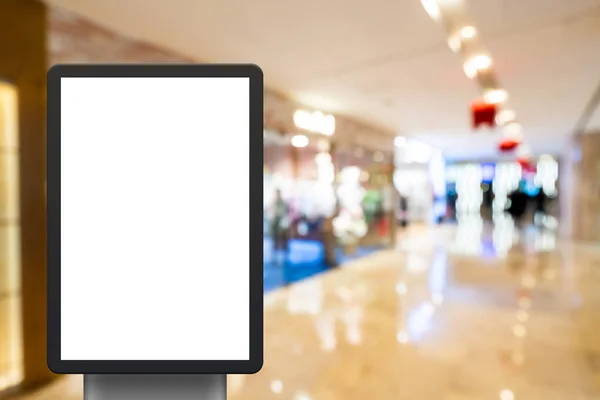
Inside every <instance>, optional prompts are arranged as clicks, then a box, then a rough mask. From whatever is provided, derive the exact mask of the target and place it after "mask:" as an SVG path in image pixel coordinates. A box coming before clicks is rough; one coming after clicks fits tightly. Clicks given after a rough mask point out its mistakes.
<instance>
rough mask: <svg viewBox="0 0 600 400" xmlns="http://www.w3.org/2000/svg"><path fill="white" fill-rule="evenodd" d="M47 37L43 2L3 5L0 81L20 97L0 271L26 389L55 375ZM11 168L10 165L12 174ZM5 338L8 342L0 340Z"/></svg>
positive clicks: (6, 151)
mask: <svg viewBox="0 0 600 400" xmlns="http://www.w3.org/2000/svg"><path fill="white" fill-rule="evenodd" d="M46 35H47V26H46V7H45V6H44V4H43V3H42V2H41V1H37V0H2V1H0V49H1V50H0V51H1V53H0V54H1V55H0V80H2V81H4V82H7V83H8V84H10V87H11V88H13V89H14V93H15V94H16V99H17V100H16V107H15V109H14V113H15V114H14V115H15V117H16V124H15V126H14V127H13V129H14V143H12V144H11V143H10V142H7V136H6V135H5V138H4V143H2V146H3V147H2V153H3V163H4V164H3V168H2V172H3V173H4V174H5V176H4V188H2V189H0V197H3V198H4V203H5V204H6V202H7V201H8V202H9V203H10V202H11V201H14V204H15V206H14V207H12V208H11V207H8V208H6V207H5V210H4V211H5V214H4V215H3V217H2V237H0V240H2V241H3V242H4V245H5V246H9V248H11V249H12V250H11V251H13V250H14V252H12V253H11V252H10V251H9V254H12V255H11V256H10V258H9V260H8V261H7V260H6V259H4V260H2V261H0V262H4V263H5V264H4V266H3V267H2V268H5V270H7V271H8V270H10V271H12V272H11V274H13V275H11V276H12V278H11V281H10V282H11V284H10V285H11V286H12V288H10V289H17V292H14V291H13V292H12V293H17V294H18V295H17V297H16V298H15V297H14V296H12V297H13V302H16V303H18V306H13V309H14V308H15V307H18V308H20V310H21V312H20V313H19V315H20V320H21V321H20V325H21V326H20V331H21V335H20V336H21V339H20V340H21V342H22V343H23V346H22V352H20V354H21V359H22V378H23V379H22V385H23V386H25V387H27V386H35V385H39V384H42V383H44V382H47V381H49V380H51V379H52V378H53V376H54V375H53V374H52V373H51V372H50V371H49V369H48V367H47V365H46V202H45V181H46V166H45V162H46V150H45V122H46V121H45V119H46V70H47V67H48V66H47V56H46V51H47V50H46ZM4 104H5V105H6V104H8V103H7V102H6V101H4ZM4 110H5V111H6V107H4ZM5 115H10V111H8V114H7V113H5ZM4 130H5V131H6V124H5V126H4ZM9 159H12V161H9ZM7 165H11V168H13V169H12V172H10V170H9V169H7V168H6V166H7ZM17 170H18V172H17ZM10 174H14V178H15V186H17V187H18V190H17V189H16V188H14V189H15V190H14V191H13V193H15V194H13V197H12V198H11V197H10V196H11V195H9V194H8V191H10V190H12V189H10V188H9V186H8V183H7V182H9V179H11V178H10V177H9V175H10ZM16 205H18V206H16ZM7 238H10V239H7ZM11 240H12V242H11ZM19 249H20V251H19ZM3 253H4V252H3ZM4 254H5V253H4ZM19 259H20V260H19ZM7 263H10V265H9V264H7ZM19 270H20V271H19ZM1 278H4V276H2V277H1ZM19 281H20V282H19ZM19 286H20V287H19ZM18 289H20V290H18ZM9 293H10V290H9ZM15 299H16V300H15ZM0 314H1V313H0ZM1 323H2V322H0V324H1ZM14 329H16V328H14ZM0 340H2V341H5V340H7V338H5V337H4V336H3V335H0ZM8 340H16V339H10V338H9V339H8ZM16 341H17V342H18V340H16Z"/></svg>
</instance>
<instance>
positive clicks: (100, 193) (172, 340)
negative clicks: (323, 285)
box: [47, 65, 263, 374]
mask: <svg viewBox="0 0 600 400" xmlns="http://www.w3.org/2000/svg"><path fill="white" fill-rule="evenodd" d="M262 132H263V75H262V71H261V70H260V69H259V68H258V67H257V66H254V65H116V66H115V65H103V66H99V65H70V66H66V65H61V66H55V67H53V68H52V69H51V70H50V71H49V73H48V140H47V152H48V154H47V156H48V160H47V162H48V177H47V178H48V190H47V195H48V365H49V367H50V369H52V370H53V371H54V372H56V373H77V374H105V373H110V374H121V373H135V374H145V373H150V374H163V373H170V374H195V373H210V374H226V373H254V372H256V371H258V370H259V369H260V368H261V366H262V361H263V314H262V313H263V254H262V251H263V245H262V233H263V199H262V196H263V187H262V186H263V179H262V173H263V150H262V147H263V143H262V142H263V135H262Z"/></svg>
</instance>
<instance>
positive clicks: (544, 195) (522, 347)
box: [0, 0, 600, 400]
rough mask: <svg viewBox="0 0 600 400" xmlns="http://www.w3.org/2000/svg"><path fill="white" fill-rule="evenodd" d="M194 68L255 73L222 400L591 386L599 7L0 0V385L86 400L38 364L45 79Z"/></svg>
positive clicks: (532, 392)
mask: <svg viewBox="0 0 600 400" xmlns="http://www.w3.org/2000/svg"><path fill="white" fill-rule="evenodd" d="M192 62H226V63H236V62H245V63H246V62H251V63H256V64H258V65H259V66H260V67H261V68H262V70H263V71H264V75H265V108H264V125H265V129H264V134H263V135H264V216H265V218H264V254H265V260H264V288H265V308H264V312H265V363H264V367H263V369H262V370H261V371H260V372H259V373H257V374H255V375H250V376H230V377H229V378H228V392H229V393H228V395H229V397H230V398H231V399H240V400H242V399H292V400H335V399H343V400H350V399H365V398H370V397H371V396H372V398H375V399H381V400H383V399H411V400H429V399H436V400H437V399H440V400H475V399H501V400H521V399H527V400H537V399H540V400H579V399H580V400H592V399H600V334H599V333H598V332H599V331H600V157H599V156H600V106H599V103H600V0H538V1H534V0H397V1H391V0H374V1H371V2H366V1H343V0H319V1H317V0H305V1H302V2H281V1H276V0H253V1H247V0H203V1H194V0H171V1H158V0H144V1H142V0H127V1H120V0H103V1H82V0H46V1H38V0H0V149H1V152H0V163H1V164H0V224H1V225H0V398H4V397H5V396H6V397H11V398H13V397H14V398H18V399H29V400H31V399H39V400H42V399H43V400H71V399H81V398H82V396H83V395H82V393H83V392H82V379H81V377H80V376H68V377H60V378H59V377H57V376H55V375H53V374H52V373H51V372H50V371H49V370H48V368H47V365H46V332H45V324H46V297H45V296H46V242H45V228H44V227H45V221H46V209H45V207H46V204H45V171H46V170H45V168H46V167H45V118H46V115H45V114H46V110H45V107H46V92H45V90H46V89H45V84H46V72H47V69H48V68H49V67H50V66H51V65H54V64H57V63H192ZM206 141H207V144H208V145H210V135H208V136H207V139H206ZM232 145H235V143H232ZM215 151H221V152H222V153H223V162H222V165H220V166H215V168H214V172H213V173H218V170H219V168H228V160H227V150H226V149H215ZM223 184H224V185H235V184H236V183H235V182H223ZM214 190H215V191H217V190H218V189H217V188H214ZM234 234H235V223H234V224H232V235H234ZM223 240H227V239H226V238H223Z"/></svg>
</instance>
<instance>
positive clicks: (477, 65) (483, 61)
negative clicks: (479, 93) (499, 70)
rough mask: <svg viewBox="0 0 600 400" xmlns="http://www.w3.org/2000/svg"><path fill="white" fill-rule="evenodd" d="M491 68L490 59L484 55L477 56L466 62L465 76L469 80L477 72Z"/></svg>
mask: <svg viewBox="0 0 600 400" xmlns="http://www.w3.org/2000/svg"><path fill="white" fill-rule="evenodd" d="M491 66H492V59H491V58H490V57H489V56H486V55H479V56H475V57H473V58H471V59H470V60H468V61H467V62H466V63H465V65H464V69H465V74H467V76H468V77H469V78H475V77H476V76H477V73H478V72H479V71H483V70H486V69H488V68H489V67H491Z"/></svg>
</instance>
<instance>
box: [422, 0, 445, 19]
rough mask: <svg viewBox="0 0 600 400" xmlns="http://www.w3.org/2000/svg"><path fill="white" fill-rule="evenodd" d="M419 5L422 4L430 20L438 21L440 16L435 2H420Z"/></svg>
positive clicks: (426, 0) (428, 0)
mask: <svg viewBox="0 0 600 400" xmlns="http://www.w3.org/2000/svg"><path fill="white" fill-rule="evenodd" d="M421 4H423V8H424V9H425V11H427V14H429V16H430V17H431V18H433V19H434V20H436V21H437V20H438V19H440V17H441V16H442V14H441V12H440V8H439V7H438V5H437V3H436V1H435V0H421Z"/></svg>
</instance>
